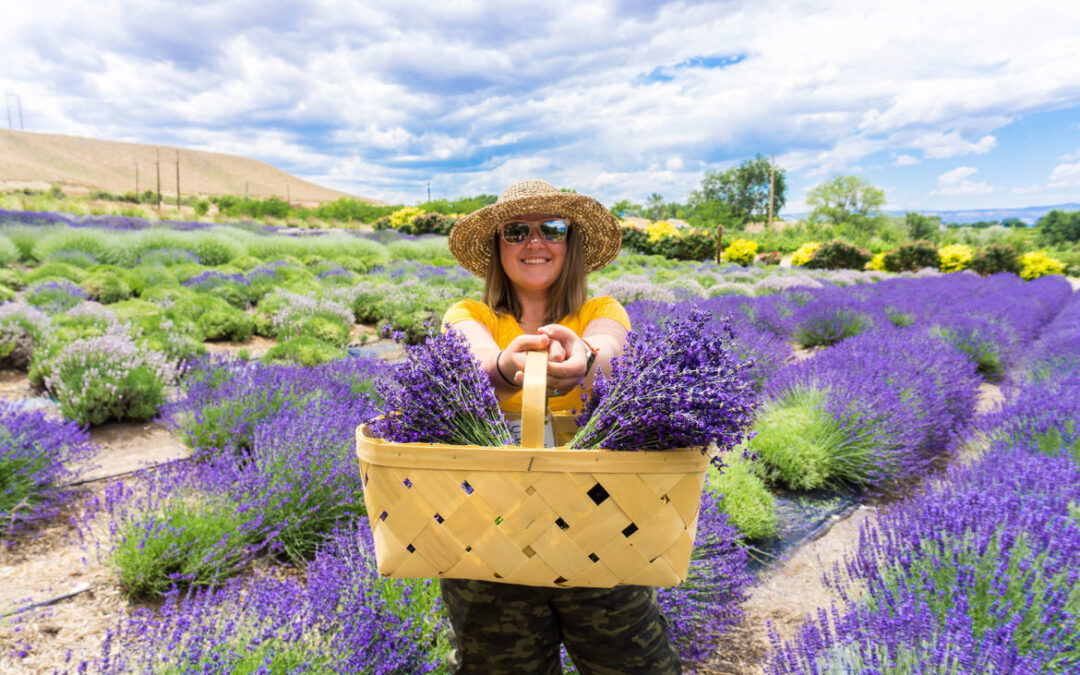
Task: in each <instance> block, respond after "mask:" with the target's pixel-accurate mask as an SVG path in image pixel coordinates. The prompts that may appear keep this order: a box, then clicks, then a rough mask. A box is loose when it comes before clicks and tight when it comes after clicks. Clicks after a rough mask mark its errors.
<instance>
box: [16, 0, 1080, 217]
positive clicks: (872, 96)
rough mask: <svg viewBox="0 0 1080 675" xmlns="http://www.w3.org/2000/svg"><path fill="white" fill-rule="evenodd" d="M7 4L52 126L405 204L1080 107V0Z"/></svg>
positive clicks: (33, 121) (793, 154)
mask: <svg viewBox="0 0 1080 675" xmlns="http://www.w3.org/2000/svg"><path fill="white" fill-rule="evenodd" d="M8 5H10V7H8V6H6V7H5V17H4V21H2V22H0V42H2V43H3V44H4V46H5V48H4V50H3V51H2V52H0V87H2V88H3V89H4V90H8V91H14V92H18V93H19V94H20V95H21V97H22V102H23V108H24V115H25V119H26V126H27V129H28V130H35V131H50V132H56V133H73V134H80V135H89V136H96V137H104V138H114V139H118V140H131V141H141V142H152V143H154V142H156V143H172V144H178V145H185V146H189V147H198V148H200V149H206V150H214V151H228V152H238V153H240V154H245V155H249V156H254V157H256V158H259V159H264V160H268V161H273V162H275V163H277V164H278V165H280V166H282V167H283V168H285V169H286V170H290V171H293V172H295V173H298V174H300V175H302V176H304V177H306V178H310V179H312V180H317V181H324V182H325V181H330V182H331V183H332V186H333V187H337V188H339V189H345V190H348V191H351V192H354V193H357V194H362V195H366V196H372V197H378V198H381V199H386V200H389V201H393V200H415V199H417V198H419V197H420V196H422V195H423V194H424V190H425V184H426V182H427V181H429V180H430V181H432V185H433V190H434V189H435V185H439V186H440V190H442V191H445V192H446V193H448V194H450V195H455V194H464V193H469V192H475V191H483V192H498V190H499V189H501V188H502V187H505V184H506V183H507V182H509V181H510V180H514V179H518V178H521V177H523V176H525V175H541V176H542V177H545V178H548V179H549V180H551V181H552V182H555V183H558V184H561V185H572V186H574V187H577V188H579V189H583V190H595V191H596V194H597V196H598V197H600V198H602V199H606V200H614V199H617V198H620V197H623V196H629V197H631V198H635V199H639V200H640V199H642V198H643V196H644V195H647V194H650V193H651V192H661V193H663V194H665V196H666V197H667V198H669V199H681V198H683V197H684V196H685V194H686V193H687V192H689V190H690V189H692V188H694V187H696V185H697V184H698V183H699V182H700V180H701V175H702V172H703V170H705V169H707V168H717V167H724V166H729V165H731V164H734V163H737V162H739V161H742V160H743V159H745V158H747V157H750V156H752V155H753V154H754V153H755V152H775V153H776V155H777V161H778V163H779V164H780V165H781V166H782V167H784V168H785V169H787V170H788V171H789V177H790V179H791V181H792V185H793V187H794V185H795V183H796V182H797V181H799V180H802V181H807V182H811V181H812V182H816V180H817V179H819V178H821V177H824V176H827V175H829V174H831V173H836V172H848V171H851V170H852V167H855V166H858V165H859V164H860V162H861V161H862V160H863V159H864V158H866V157H867V156H868V155H871V154H874V153H879V152H884V153H891V154H893V155H894V156H895V160H894V163H895V164H897V165H900V166H904V165H908V164H911V163H914V162H917V161H919V160H917V159H916V155H915V154H912V153H913V151H920V152H921V153H922V155H923V156H924V157H925V158H926V159H943V158H951V157H962V156H967V155H981V154H985V153H988V152H991V151H993V149H994V148H995V147H996V145H997V136H996V135H995V133H996V130H998V129H1000V128H1002V127H1003V126H1005V125H1008V124H1009V123H1011V122H1012V121H1013V120H1015V119H1017V118H1019V117H1021V116H1023V115H1026V114H1029V113H1034V112H1040V111H1045V110H1050V109H1059V108H1063V107H1068V106H1070V105H1077V104H1080V88H1078V87H1077V85H1076V83H1077V82H1080V59H1076V58H1075V34H1074V30H1073V29H1072V27H1073V26H1075V25H1077V23H1080V3H1065V4H1060V3H1054V5H1053V20H1052V21H1047V19H1046V17H1047V11H1040V6H1041V5H1040V3H1039V2H1036V3H1035V4H1034V5H1031V4H1027V5H1023V6H1020V5H1015V6H1013V5H1008V4H1005V5H995V6H993V7H989V6H987V5H986V4H985V3H983V2H975V0H962V1H959V2H950V3H941V2H936V1H934V0H913V2H910V3H897V4H894V5H879V6H875V7H874V10H873V11H871V12H868V11H866V9H865V3H863V2H861V1H860V0H830V1H825V0H810V2H806V3H798V4H792V3H790V2H785V1H784V0H760V1H755V2H749V0H733V1H732V0H725V1H716V2H711V1H703V2H696V1H693V2H692V1H687V0H682V1H678V0H677V1H674V2H641V1H637V0H634V1H629V0H626V1H622V2H614V1H613V0H556V1H554V2H551V3H543V6H541V5H540V4H537V3H524V2H517V1H515V2H506V1H501V0H470V1H469V2H464V3H453V4H452V5H449V4H447V5H444V4H441V3H430V2H420V1H419V0H372V1H371V2H364V3H357V4H348V3H335V2H332V1H331V0H313V1H312V2H300V1H299V0H262V1H259V2H256V1H255V0H232V1H229V2H215V3H196V4H191V3H181V4H177V3H170V2H166V1H165V0H138V1H136V0H98V2H95V3H91V4H87V3H81V2H77V1H76V0H40V1H39V2H34V3H8ZM956 26H964V27H965V29H964V30H957V29H956V28H955V27H956ZM1024 34H1038V35H1039V40H1037V41H1035V42H1024V41H1018V40H1016V39H1015V36H1016V35H1024ZM597 36H601V37H600V38H599V39H598V38H597ZM852 36H874V37H873V38H872V39H852ZM912 54H918V58H912V56H911V55H912ZM886 156H888V154H886ZM1062 161H1071V160H1067V159H1063V160H1062ZM523 172H529V173H523ZM1063 180H1064V179H1063ZM974 185H979V184H978V183H975V184H974ZM953 187H955V186H953ZM941 189H952V188H950V187H949V186H945V187H943V188H941ZM942 194H952V193H942ZM966 194H977V193H972V192H969V193H966Z"/></svg>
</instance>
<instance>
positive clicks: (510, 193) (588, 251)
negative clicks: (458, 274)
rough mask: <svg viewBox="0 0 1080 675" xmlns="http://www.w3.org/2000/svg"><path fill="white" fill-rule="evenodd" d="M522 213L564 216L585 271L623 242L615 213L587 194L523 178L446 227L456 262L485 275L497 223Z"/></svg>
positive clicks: (609, 256)
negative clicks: (489, 202)
mask: <svg viewBox="0 0 1080 675" xmlns="http://www.w3.org/2000/svg"><path fill="white" fill-rule="evenodd" d="M526 213H544V214H548V213H550V214H551V215H553V216H562V217H563V218H569V219H570V221H571V223H572V225H571V227H573V228H575V229H576V231H577V232H576V236H577V237H578V239H579V240H580V241H581V250H582V252H583V253H584V254H585V271H586V272H595V271H596V270H598V269H600V268H602V267H604V266H605V265H607V264H608V263H610V262H611V261H612V260H614V259H615V256H617V255H619V249H620V248H621V247H622V231H621V230H620V229H619V221H618V219H617V218H616V217H615V216H614V215H612V213H611V211H608V210H607V209H605V208H604V206H603V204H601V203H600V202H598V201H596V200H595V199H593V198H592V197H586V196H585V195H579V194H576V193H573V192H562V191H560V190H559V188H557V187H555V186H554V185H551V184H550V183H545V182H544V181H542V180H523V181H519V182H517V183H514V184H513V185H511V186H510V187H508V188H506V190H504V191H503V193H502V194H501V195H499V199H498V201H496V202H495V203H494V204H490V205H488V206H485V207H484V208H482V209H479V210H477V211H473V212H472V213H470V214H469V215H467V216H465V217H464V218H462V219H461V220H459V221H458V222H457V224H456V225H454V228H453V229H452V230H450V252H451V253H452V254H454V257H455V258H457V260H458V262H459V263H461V266H462V267H464V268H465V269H467V270H469V271H470V272H472V273H473V274H475V275H476V276H478V277H480V278H481V279H484V278H486V277H487V274H488V269H489V268H490V266H491V256H492V254H493V249H494V248H495V231H496V230H497V229H498V227H499V226H500V225H501V224H503V223H506V222H509V221H511V220H513V219H514V218H516V217H518V216H521V215H524V214H526Z"/></svg>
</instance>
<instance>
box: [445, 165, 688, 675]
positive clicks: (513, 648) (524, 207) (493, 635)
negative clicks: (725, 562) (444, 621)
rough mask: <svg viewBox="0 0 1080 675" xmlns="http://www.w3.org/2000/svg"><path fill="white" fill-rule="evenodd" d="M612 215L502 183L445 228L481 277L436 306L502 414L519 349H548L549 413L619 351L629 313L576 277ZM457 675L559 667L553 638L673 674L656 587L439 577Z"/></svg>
mask: <svg viewBox="0 0 1080 675" xmlns="http://www.w3.org/2000/svg"><path fill="white" fill-rule="evenodd" d="M621 242H622V235H621V233H620V231H619V226H618V222H617V221H616V219H615V217H614V216H612V215H611V213H610V212H609V211H608V210H607V209H605V208H604V207H603V205H601V204H600V203H599V202H597V201H596V200H595V199H592V198H590V197H586V196H584V195H578V194H574V193H566V192H561V191H560V190H558V189H557V188H555V187H554V186H552V185H550V184H548V183H545V182H543V181H539V180H527V181H521V182H519V183H516V184H514V185H512V186H510V187H509V188H508V189H507V190H506V191H505V192H503V193H502V195H500V197H499V200H498V201H497V202H496V203H495V204H492V205H490V206H487V207H485V208H483V209H480V210H479V211H476V212H474V213H472V214H469V215H468V216H466V217H465V218H462V219H461V221H459V222H458V223H457V225H455V226H454V229H453V230H452V231H451V233H450V251H451V253H453V254H454V257H455V258H457V259H458V262H460V263H461V264H462V266H463V267H465V268H466V269H467V270H469V271H470V272H472V273H473V274H475V275H477V276H479V277H482V278H483V279H484V280H485V286H484V300H483V302H476V301H472V300H464V301H462V302H459V303H457V304H456V305H454V306H453V307H451V308H450V309H449V310H447V312H446V315H445V317H444V318H443V323H444V325H451V326H453V327H454V328H455V329H457V330H459V331H461V332H462V333H463V334H464V335H465V337H466V338H467V339H468V341H469V343H470V345H471V347H472V350H473V352H474V353H475V355H476V356H477V358H479V359H480V361H481V362H482V363H483V367H484V369H485V371H486V372H487V374H488V376H489V377H490V378H491V382H492V384H493V385H494V386H495V390H496V393H497V394H498V395H499V398H500V401H501V405H502V407H503V408H504V409H505V410H508V411H515V412H519V411H520V410H521V383H522V381H523V378H524V372H523V370H524V367H525V355H526V353H527V352H529V351H532V350H537V349H546V350H548V361H549V363H548V382H547V384H548V393H549V395H550V397H551V398H550V400H549V405H550V407H551V409H552V410H558V411H565V410H569V409H571V408H574V407H580V406H581V388H580V385H579V384H578V383H579V382H581V381H584V386H585V388H586V389H589V388H591V385H592V381H593V378H594V377H595V375H596V372H597V370H600V369H603V370H604V371H605V372H607V371H608V368H609V364H610V362H611V359H613V358H615V357H616V356H619V355H620V354H622V349H623V343H624V342H625V340H626V332H627V330H628V329H629V328H630V320H629V317H628V316H627V314H626V311H625V310H624V309H623V308H622V306H621V305H620V304H619V303H618V302H617V301H615V300H614V299H612V298H610V297H601V298H594V299H591V300H590V299H588V298H587V292H586V283H585V275H586V273H588V272H593V271H596V270H598V269H600V268H602V267H604V266H605V265H607V264H608V263H610V262H611V261H612V260H614V259H615V256H617V255H618V253H619V248H620V246H621ZM442 595H443V601H444V602H445V604H446V607H447V612H448V614H449V616H450V623H451V627H452V629H453V630H452V638H451V643H452V647H453V648H452V650H451V653H450V659H449V660H450V666H451V670H452V671H453V672H458V673H512V674H517V673H539V674H542V675H546V674H547V673H561V672H562V668H561V667H560V661H559V643H560V642H562V643H563V644H565V645H566V649H567V651H569V652H570V655H571V657H572V658H573V659H574V663H575V665H576V666H577V668H578V670H579V671H580V672H581V673H584V674H589V673H612V674H614V673H619V674H622V673H658V674H659V673H663V674H667V673H678V672H681V666H680V663H679V657H678V653H677V652H676V651H675V649H674V648H673V647H672V645H671V641H670V638H669V636H668V633H667V628H666V626H665V624H664V620H663V617H662V616H661V615H660V611H659V608H658V607H657V604H656V594H655V590H654V589H652V588H648V587H643V586H618V587H615V588H612V589H594V588H576V589H558V588H544V587H532V586H518V585H513V584H499V583H494V582H486V581H468V580H458V579H444V580H442Z"/></svg>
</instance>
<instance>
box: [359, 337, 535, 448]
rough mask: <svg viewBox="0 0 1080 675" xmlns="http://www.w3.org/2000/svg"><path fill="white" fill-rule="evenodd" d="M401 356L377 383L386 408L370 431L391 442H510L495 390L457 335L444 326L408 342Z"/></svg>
mask: <svg viewBox="0 0 1080 675" xmlns="http://www.w3.org/2000/svg"><path fill="white" fill-rule="evenodd" d="M394 338H395V339H396V340H397V341H398V342H401V341H403V337H402V336H401V335H400V334H395V336H394ZM405 359H406V360H405V361H404V362H403V363H400V364H398V365H396V366H394V368H393V370H392V371H391V373H390V375H389V377H385V378H380V379H378V380H377V381H376V387H377V390H378V392H379V395H380V396H381V397H382V398H383V400H384V401H386V410H387V411H388V412H387V414H385V415H383V416H382V417H381V418H379V419H376V420H373V421H372V422H371V423H370V424H371V431H372V433H373V434H375V435H376V436H379V437H382V438H384V439H386V440H388V441H393V442H395V443H447V444H450V445H480V446H489V447H499V446H503V445H510V444H512V443H513V442H514V441H513V437H512V436H511V435H510V428H509V427H508V426H507V423H506V417H505V416H504V415H503V412H502V410H501V409H500V408H499V401H498V399H497V398H496V397H495V388H494V387H493V386H492V385H491V381H490V380H489V379H488V376H487V374H486V373H484V370H483V368H482V367H481V365H480V362H479V361H478V360H477V359H476V357H475V356H473V354H472V352H471V351H470V350H469V343H468V342H467V341H466V340H465V337H464V336H463V335H462V334H461V333H459V332H458V331H456V330H454V329H452V328H447V329H446V330H445V331H443V332H441V333H437V334H435V335H432V336H431V337H429V338H428V339H427V340H426V341H425V342H423V343H421V344H418V345H413V346H407V347H406V348H405Z"/></svg>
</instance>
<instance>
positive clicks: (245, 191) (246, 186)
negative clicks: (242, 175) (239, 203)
mask: <svg viewBox="0 0 1080 675" xmlns="http://www.w3.org/2000/svg"><path fill="white" fill-rule="evenodd" d="M247 198H248V182H247V181H244V199H247Z"/></svg>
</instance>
